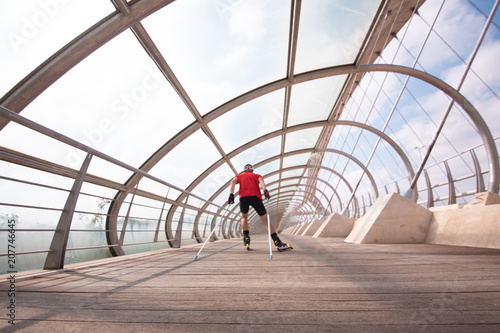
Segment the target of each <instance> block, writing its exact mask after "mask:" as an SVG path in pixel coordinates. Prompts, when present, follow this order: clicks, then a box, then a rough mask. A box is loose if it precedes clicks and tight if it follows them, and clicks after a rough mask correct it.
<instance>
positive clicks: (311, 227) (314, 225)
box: [302, 219, 323, 236]
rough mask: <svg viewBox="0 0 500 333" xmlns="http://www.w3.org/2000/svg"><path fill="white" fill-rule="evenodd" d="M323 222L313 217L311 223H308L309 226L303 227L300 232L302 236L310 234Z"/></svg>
mask: <svg viewBox="0 0 500 333" xmlns="http://www.w3.org/2000/svg"><path fill="white" fill-rule="evenodd" d="M322 224H323V221H321V220H319V219H314V220H313V221H312V222H311V223H309V226H308V227H307V228H306V229H304V231H303V232H302V236H312V235H314V233H315V232H316V230H318V228H319V227H321V225H322Z"/></svg>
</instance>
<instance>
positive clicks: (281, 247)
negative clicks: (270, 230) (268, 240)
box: [274, 238, 293, 252]
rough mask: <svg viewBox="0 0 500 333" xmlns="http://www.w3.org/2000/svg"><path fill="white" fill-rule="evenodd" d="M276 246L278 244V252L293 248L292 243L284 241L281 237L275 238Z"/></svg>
mask: <svg viewBox="0 0 500 333" xmlns="http://www.w3.org/2000/svg"><path fill="white" fill-rule="evenodd" d="M274 246H276V250H278V252H282V251H286V250H292V249H293V247H292V245H291V244H287V243H283V242H282V241H281V240H280V239H279V238H278V239H275V240H274Z"/></svg>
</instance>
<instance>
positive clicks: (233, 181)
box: [229, 177, 238, 193]
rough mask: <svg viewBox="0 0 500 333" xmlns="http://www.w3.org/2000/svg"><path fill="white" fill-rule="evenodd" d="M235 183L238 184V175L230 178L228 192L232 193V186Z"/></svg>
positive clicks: (233, 186)
mask: <svg viewBox="0 0 500 333" xmlns="http://www.w3.org/2000/svg"><path fill="white" fill-rule="evenodd" d="M236 184H238V177H234V178H233V179H231V184H230V186H229V193H234V188H235V186H236Z"/></svg>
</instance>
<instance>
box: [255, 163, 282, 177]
mask: <svg viewBox="0 0 500 333" xmlns="http://www.w3.org/2000/svg"><path fill="white" fill-rule="evenodd" d="M279 167H280V160H279V159H278V160H276V161H272V162H269V163H266V164H264V165H261V166H259V167H258V168H256V169H255V173H258V174H259V175H262V176H265V175H267V174H269V173H271V172H274V171H276V170H278V169H279Z"/></svg>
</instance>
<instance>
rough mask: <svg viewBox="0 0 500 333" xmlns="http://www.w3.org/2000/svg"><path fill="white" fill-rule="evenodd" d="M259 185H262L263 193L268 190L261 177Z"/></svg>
mask: <svg viewBox="0 0 500 333" xmlns="http://www.w3.org/2000/svg"><path fill="white" fill-rule="evenodd" d="M259 184H260V188H261V189H262V191H265V190H266V183H264V178H262V177H259Z"/></svg>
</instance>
